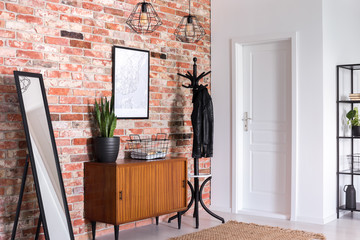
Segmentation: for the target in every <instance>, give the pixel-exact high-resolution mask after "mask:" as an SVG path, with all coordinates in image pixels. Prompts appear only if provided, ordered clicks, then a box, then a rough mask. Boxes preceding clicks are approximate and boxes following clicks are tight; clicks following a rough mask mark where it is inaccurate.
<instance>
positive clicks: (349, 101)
mask: <svg viewBox="0 0 360 240" xmlns="http://www.w3.org/2000/svg"><path fill="white" fill-rule="evenodd" d="M337 102H338V103H360V100H358V101H354V100H340V101H337Z"/></svg>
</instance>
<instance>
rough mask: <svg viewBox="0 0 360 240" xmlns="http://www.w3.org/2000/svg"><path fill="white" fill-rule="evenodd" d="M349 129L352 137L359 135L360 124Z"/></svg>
mask: <svg viewBox="0 0 360 240" xmlns="http://www.w3.org/2000/svg"><path fill="white" fill-rule="evenodd" d="M351 131H352V135H353V136H354V137H360V126H352V128H351Z"/></svg>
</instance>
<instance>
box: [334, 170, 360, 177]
mask: <svg viewBox="0 0 360 240" xmlns="http://www.w3.org/2000/svg"><path fill="white" fill-rule="evenodd" d="M338 174H340V175H358V176H360V171H353V172H352V173H351V170H345V171H340V172H338Z"/></svg>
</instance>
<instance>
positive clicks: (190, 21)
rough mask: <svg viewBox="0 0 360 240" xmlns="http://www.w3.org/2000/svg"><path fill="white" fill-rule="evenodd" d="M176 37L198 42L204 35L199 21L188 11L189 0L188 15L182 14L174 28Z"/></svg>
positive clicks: (183, 40)
mask: <svg viewBox="0 0 360 240" xmlns="http://www.w3.org/2000/svg"><path fill="white" fill-rule="evenodd" d="M174 34H175V36H176V39H177V40H179V41H181V42H187V43H193V42H195V43H196V42H198V41H199V40H200V39H201V38H202V37H203V36H204V35H205V30H204V28H203V27H202V26H201V24H200V23H199V21H198V19H197V18H196V16H194V15H191V13H190V0H189V15H187V16H184V17H183V18H182V19H181V21H180V23H179V25H178V27H177V28H176V30H175V33H174Z"/></svg>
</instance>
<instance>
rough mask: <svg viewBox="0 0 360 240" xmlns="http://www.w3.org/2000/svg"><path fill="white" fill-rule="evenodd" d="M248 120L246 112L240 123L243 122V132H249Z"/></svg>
mask: <svg viewBox="0 0 360 240" xmlns="http://www.w3.org/2000/svg"><path fill="white" fill-rule="evenodd" d="M249 120H251V118H249V117H248V112H244V117H243V119H242V121H243V122H244V131H245V132H247V131H248V130H249Z"/></svg>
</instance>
